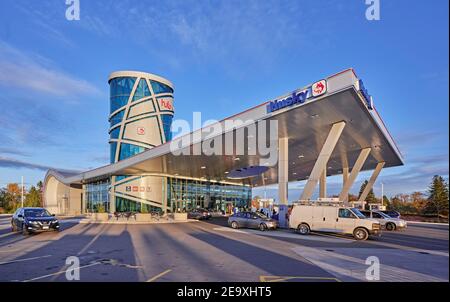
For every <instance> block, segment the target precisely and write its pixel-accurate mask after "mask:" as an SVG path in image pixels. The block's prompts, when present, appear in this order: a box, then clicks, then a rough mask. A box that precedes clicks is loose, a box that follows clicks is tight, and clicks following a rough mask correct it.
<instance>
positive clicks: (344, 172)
mask: <svg viewBox="0 0 450 302" xmlns="http://www.w3.org/2000/svg"><path fill="white" fill-rule="evenodd" d="M348 174H349V169H348V167H347V168H342V187H344V184H345V183H346V182H347V180H348ZM347 199H348V194H347Z"/></svg>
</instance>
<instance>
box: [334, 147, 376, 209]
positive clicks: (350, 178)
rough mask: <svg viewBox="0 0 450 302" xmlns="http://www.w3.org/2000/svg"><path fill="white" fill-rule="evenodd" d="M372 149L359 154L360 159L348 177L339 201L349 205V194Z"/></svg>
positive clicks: (366, 149)
mask: <svg viewBox="0 0 450 302" xmlns="http://www.w3.org/2000/svg"><path fill="white" fill-rule="evenodd" d="M371 150H372V149H371V148H365V149H362V150H361V152H360V153H359V156H358V158H357V159H356V162H355V164H354V165H353V168H352V171H351V172H350V175H349V176H348V179H347V181H346V182H345V183H344V186H343V187H342V191H341V193H340V194H339V200H342V201H344V202H345V203H346V204H348V193H349V191H350V188H351V187H352V186H353V183H354V182H355V180H356V177H358V174H359V171H361V169H362V167H363V165H364V162H365V161H366V159H367V157H368V156H369V154H370V151H371Z"/></svg>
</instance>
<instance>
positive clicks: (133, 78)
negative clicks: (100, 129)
mask: <svg viewBox="0 0 450 302" xmlns="http://www.w3.org/2000/svg"><path fill="white" fill-rule="evenodd" d="M109 85H110V115H109V123H110V128H109V144H110V149H111V153H110V161H111V163H115V162H118V161H120V160H124V159H126V158H128V157H130V156H133V155H136V154H138V153H141V152H143V151H145V150H147V149H151V148H153V147H155V146H158V145H160V144H163V143H165V142H167V141H170V139H171V132H170V126H171V124H172V118H173V115H174V108H173V85H172V84H171V83H170V82H169V81H168V80H166V79H164V78H161V77H159V76H156V75H152V74H149V73H140V72H132V71H130V72H126V71H124V72H115V73H113V74H112V75H111V76H110V78H109Z"/></svg>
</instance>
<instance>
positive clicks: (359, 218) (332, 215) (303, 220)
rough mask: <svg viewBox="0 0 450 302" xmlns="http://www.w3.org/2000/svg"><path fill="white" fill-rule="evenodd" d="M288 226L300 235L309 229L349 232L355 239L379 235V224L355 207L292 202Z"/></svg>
mask: <svg viewBox="0 0 450 302" xmlns="http://www.w3.org/2000/svg"><path fill="white" fill-rule="evenodd" d="M289 227H290V228H291V229H295V230H296V231H297V232H298V233H300V234H302V235H306V234H309V232H310V231H319V232H329V233H341V234H351V235H353V237H354V238H355V239H356V240H366V239H367V238H369V235H380V233H381V225H380V223H379V222H378V221H377V220H375V219H367V218H366V217H365V216H364V215H363V214H361V213H360V212H359V210H358V209H356V208H350V207H345V206H322V205H302V204H294V206H293V208H292V212H291V215H290V216H289Z"/></svg>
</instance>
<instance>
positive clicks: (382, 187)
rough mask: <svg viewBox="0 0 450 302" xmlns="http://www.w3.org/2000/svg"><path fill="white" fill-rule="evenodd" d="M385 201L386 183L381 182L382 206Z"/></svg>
mask: <svg viewBox="0 0 450 302" xmlns="http://www.w3.org/2000/svg"><path fill="white" fill-rule="evenodd" d="M383 203H384V183H383V182H382V183H381V206H383Z"/></svg>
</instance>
